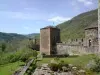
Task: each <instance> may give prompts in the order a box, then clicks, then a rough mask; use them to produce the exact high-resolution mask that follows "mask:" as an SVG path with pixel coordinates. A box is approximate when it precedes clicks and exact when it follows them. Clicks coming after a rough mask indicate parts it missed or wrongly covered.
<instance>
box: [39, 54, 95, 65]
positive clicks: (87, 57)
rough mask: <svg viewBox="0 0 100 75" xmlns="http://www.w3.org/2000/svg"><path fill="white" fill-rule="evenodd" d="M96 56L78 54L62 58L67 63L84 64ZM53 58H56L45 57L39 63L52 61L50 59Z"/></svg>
mask: <svg viewBox="0 0 100 75" xmlns="http://www.w3.org/2000/svg"><path fill="white" fill-rule="evenodd" d="M94 56H95V55H83V56H78V57H66V58H60V60H63V61H64V62H65V63H69V64H74V65H80V66H84V65H86V64H87V63H88V62H89V61H90V60H92V59H93V57H94ZM52 59H54V58H43V60H41V61H39V62H38V63H39V64H42V63H50V61H51V60H52Z"/></svg>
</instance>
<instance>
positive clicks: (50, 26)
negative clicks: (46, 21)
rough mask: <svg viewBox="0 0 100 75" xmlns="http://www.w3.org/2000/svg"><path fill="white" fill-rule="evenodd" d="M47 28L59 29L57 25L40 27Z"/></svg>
mask: <svg viewBox="0 0 100 75" xmlns="http://www.w3.org/2000/svg"><path fill="white" fill-rule="evenodd" d="M48 28H53V29H59V28H57V27H55V26H51V25H49V26H46V27H44V28H41V29H48Z"/></svg>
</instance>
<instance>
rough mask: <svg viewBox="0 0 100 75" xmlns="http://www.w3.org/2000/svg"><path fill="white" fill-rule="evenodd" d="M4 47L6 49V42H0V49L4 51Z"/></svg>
mask: <svg viewBox="0 0 100 75" xmlns="http://www.w3.org/2000/svg"><path fill="white" fill-rule="evenodd" d="M5 49H6V44H5V43H2V44H1V50H2V52H4V51H5Z"/></svg>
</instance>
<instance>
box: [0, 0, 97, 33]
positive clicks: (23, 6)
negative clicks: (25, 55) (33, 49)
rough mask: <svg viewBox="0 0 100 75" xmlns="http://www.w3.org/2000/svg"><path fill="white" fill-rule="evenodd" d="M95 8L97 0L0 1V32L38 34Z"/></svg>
mask: <svg viewBox="0 0 100 75" xmlns="http://www.w3.org/2000/svg"><path fill="white" fill-rule="evenodd" d="M97 7H98V0H0V32H7V33H19V34H29V33H39V32H40V28H43V27H45V26H48V25H53V22H54V25H57V24H59V23H62V22H64V21H67V20H69V19H71V18H72V17H74V16H76V15H78V14H80V13H83V12H86V11H89V10H93V9H96V8H97Z"/></svg>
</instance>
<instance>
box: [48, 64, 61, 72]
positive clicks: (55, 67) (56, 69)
mask: <svg viewBox="0 0 100 75" xmlns="http://www.w3.org/2000/svg"><path fill="white" fill-rule="evenodd" d="M48 66H49V67H50V69H51V70H52V71H58V68H59V65H58V64H56V63H50V64H48Z"/></svg>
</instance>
